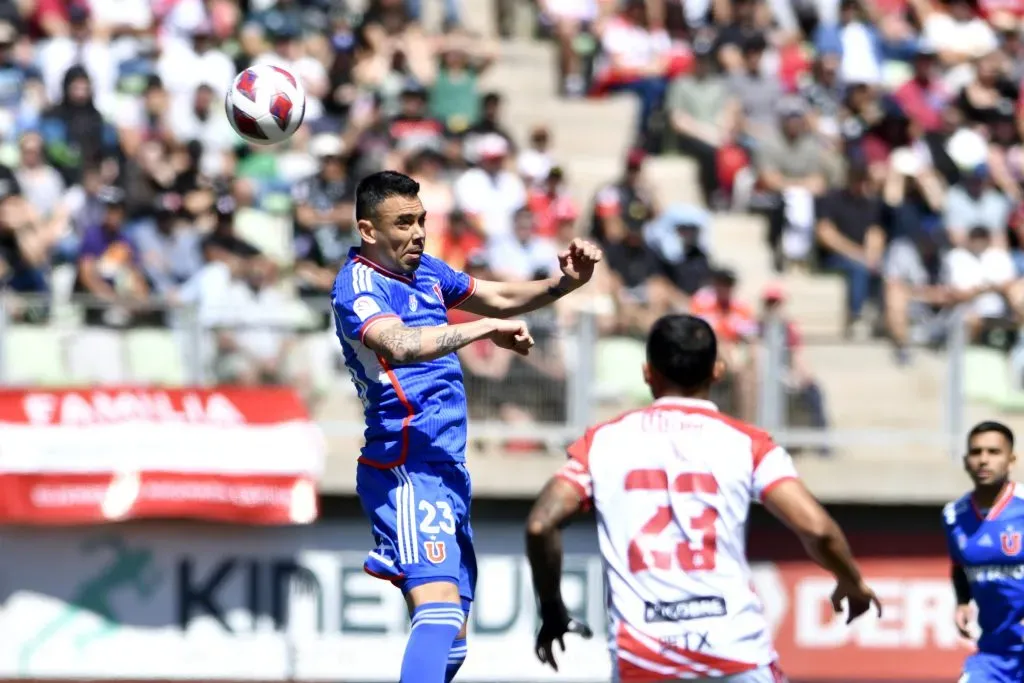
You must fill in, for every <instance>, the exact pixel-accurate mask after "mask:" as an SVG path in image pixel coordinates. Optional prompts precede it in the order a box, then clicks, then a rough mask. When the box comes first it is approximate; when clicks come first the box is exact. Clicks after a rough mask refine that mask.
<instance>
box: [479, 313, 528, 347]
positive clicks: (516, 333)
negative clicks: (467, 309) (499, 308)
mask: <svg viewBox="0 0 1024 683" xmlns="http://www.w3.org/2000/svg"><path fill="white" fill-rule="evenodd" d="M491 324H492V325H494V331H493V332H491V334H490V339H491V341H493V342H494V343H495V345H497V346H500V347H501V348H503V349H509V350H510V351H515V352H516V353H518V354H519V355H520V356H526V355H528V354H529V353H530V349H532V348H533V337H532V336H531V335H530V330H529V329H528V328H527V327H526V323H524V322H523V321H522V320H500V319H498V318H495V319H493V320H491Z"/></svg>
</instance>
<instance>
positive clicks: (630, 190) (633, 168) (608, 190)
mask: <svg viewBox="0 0 1024 683" xmlns="http://www.w3.org/2000/svg"><path fill="white" fill-rule="evenodd" d="M645 156H646V155H645V154H644V151H643V150H641V149H633V150H630V152H629V153H628V154H627V156H626V168H625V169H624V170H625V172H624V173H623V174H622V177H621V178H619V179H618V180H616V181H614V182H612V183H609V184H607V185H605V186H604V187H602V188H601V189H599V190H598V191H597V194H596V196H595V197H594V214H593V217H592V219H591V221H592V222H591V228H590V230H591V235H592V236H593V238H594V239H595V240H597V241H598V242H599V243H600V244H601V245H602V246H604V247H606V248H607V247H608V246H610V245H612V244H616V243H618V242H621V241H622V239H623V238H625V236H626V235H628V234H633V233H636V234H641V233H642V231H643V229H644V225H646V224H647V222H648V221H650V220H652V219H653V218H654V217H655V216H656V215H658V208H659V207H658V205H657V201H656V198H655V196H654V194H653V192H652V191H651V189H650V186H649V185H648V183H647V182H646V181H645V180H644V178H643V166H644V158H645Z"/></svg>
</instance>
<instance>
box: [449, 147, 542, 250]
mask: <svg viewBox="0 0 1024 683" xmlns="http://www.w3.org/2000/svg"><path fill="white" fill-rule="evenodd" d="M476 148H477V152H478V154H479V158H480V161H479V164H478V166H477V167H476V168H471V169H469V170H468V171H466V172H465V173H463V174H462V175H461V176H459V178H458V180H456V181H455V203H456V205H457V206H458V208H460V209H462V211H464V212H465V213H466V215H468V216H469V217H470V220H472V221H474V222H475V223H476V227H477V228H478V231H479V232H480V233H482V234H485V235H487V237H488V239H489V240H495V239H499V238H503V237H507V236H509V235H511V234H512V216H513V215H514V214H515V212H516V211H517V210H518V209H519V208H520V207H521V206H523V205H524V204H526V186H525V185H523V181H522V180H521V179H520V178H519V176H518V175H516V174H515V173H514V172H512V171H508V170H506V169H505V158H506V157H507V156H508V152H509V148H508V142H507V141H506V140H505V138H503V137H501V136H500V135H498V134H496V133H488V134H487V135H483V136H481V137H480V139H479V141H477V143H476Z"/></svg>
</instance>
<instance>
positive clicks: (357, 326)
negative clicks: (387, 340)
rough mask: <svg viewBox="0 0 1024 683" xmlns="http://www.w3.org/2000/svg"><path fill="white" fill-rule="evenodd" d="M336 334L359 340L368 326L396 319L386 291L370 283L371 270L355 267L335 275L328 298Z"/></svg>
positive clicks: (396, 314)
mask: <svg viewBox="0 0 1024 683" xmlns="http://www.w3.org/2000/svg"><path fill="white" fill-rule="evenodd" d="M331 305H332V306H333V308H334V317H335V318H336V319H337V321H338V329H339V331H340V332H341V333H342V334H343V335H345V336H346V337H347V338H349V339H356V340H359V341H362V340H363V337H365V336H366V332H367V330H369V329H370V327H371V326H372V325H375V324H377V323H378V322H381V321H383V320H387V319H391V318H398V317H399V316H398V313H396V312H395V310H394V308H392V306H391V303H390V302H389V301H388V296H387V292H386V291H384V289H383V287H382V286H381V284H380V283H379V282H374V275H373V271H372V270H370V269H369V268H366V267H363V266H359V265H356V266H355V267H353V268H344V269H342V271H341V272H340V273H338V279H337V280H336V281H335V283H334V292H333V295H332V297H331Z"/></svg>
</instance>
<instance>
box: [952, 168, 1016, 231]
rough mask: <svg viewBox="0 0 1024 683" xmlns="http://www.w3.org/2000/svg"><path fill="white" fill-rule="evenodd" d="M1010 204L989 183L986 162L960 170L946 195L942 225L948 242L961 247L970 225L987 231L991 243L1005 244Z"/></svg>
mask: <svg viewBox="0 0 1024 683" xmlns="http://www.w3.org/2000/svg"><path fill="white" fill-rule="evenodd" d="M1012 209H1013V207H1012V205H1011V204H1010V200H1009V199H1007V198H1006V197H1005V196H1004V195H1003V194H1002V193H1001V192H999V190H997V189H996V188H995V187H994V185H993V183H992V178H991V174H990V173H989V170H988V165H987V164H984V163H983V164H979V165H977V166H975V167H974V168H973V169H970V170H969V171H968V172H966V173H964V175H963V176H962V178H961V180H960V182H958V183H957V184H955V185H953V186H952V187H950V188H949V191H948V192H947V194H946V204H945V210H944V211H943V216H942V219H943V224H944V225H945V228H946V234H947V236H948V238H949V241H950V243H952V244H953V245H954V246H957V247H961V246H964V244H965V243H966V240H967V233H968V231H969V230H970V229H971V228H975V227H978V228H983V229H985V230H988V231H989V233H990V235H991V237H992V243H993V245H995V246H997V247H1001V248H1004V249H1005V248H1006V247H1007V246H1008V244H1009V240H1008V235H1007V225H1008V223H1009V218H1010V213H1011V211H1012Z"/></svg>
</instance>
